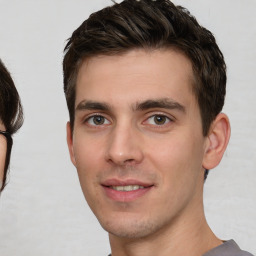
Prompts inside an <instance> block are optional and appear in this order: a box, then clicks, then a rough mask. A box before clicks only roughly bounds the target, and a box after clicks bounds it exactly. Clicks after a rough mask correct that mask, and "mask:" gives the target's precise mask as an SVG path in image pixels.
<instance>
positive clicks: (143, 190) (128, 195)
mask: <svg viewBox="0 0 256 256" xmlns="http://www.w3.org/2000/svg"><path fill="white" fill-rule="evenodd" d="M102 187H103V189H104V191H105V194H106V196H107V197H108V198H109V199H111V200H114V201H119V202H129V201H133V200H136V199H138V198H140V197H142V196H144V195H146V194H147V193H148V192H149V191H150V190H151V189H152V188H153V187H154V185H153V184H146V183H143V182H139V181H134V180H126V181H119V180H115V179H112V180H108V181H106V182H105V183H104V184H102Z"/></svg>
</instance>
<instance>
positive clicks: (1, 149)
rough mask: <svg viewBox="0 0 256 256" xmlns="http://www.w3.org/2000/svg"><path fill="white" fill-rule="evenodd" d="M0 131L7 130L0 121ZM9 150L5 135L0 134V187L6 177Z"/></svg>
mask: <svg viewBox="0 0 256 256" xmlns="http://www.w3.org/2000/svg"><path fill="white" fill-rule="evenodd" d="M0 131H5V127H4V125H3V124H2V123H1V121H0ZM6 151H7V141H6V138H5V136H4V135H2V134H0V188H1V187H2V182H3V177H4V165H5V158H6Z"/></svg>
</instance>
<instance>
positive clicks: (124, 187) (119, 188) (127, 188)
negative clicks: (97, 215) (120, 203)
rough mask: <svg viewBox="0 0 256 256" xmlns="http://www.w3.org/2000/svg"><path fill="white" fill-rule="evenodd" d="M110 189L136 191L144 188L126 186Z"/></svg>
mask: <svg viewBox="0 0 256 256" xmlns="http://www.w3.org/2000/svg"><path fill="white" fill-rule="evenodd" d="M111 188H113V189H114V190H117V191H133V190H138V189H141V188H144V187H143V186H139V185H128V186H112V187H111Z"/></svg>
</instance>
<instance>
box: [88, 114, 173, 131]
mask: <svg viewBox="0 0 256 256" xmlns="http://www.w3.org/2000/svg"><path fill="white" fill-rule="evenodd" d="M97 117H98V118H103V123H102V124H95V122H94V120H93V119H94V118H97ZM159 117H160V118H164V122H163V124H157V123H156V122H155V121H156V120H155V118H159ZM152 119H153V121H154V124H150V120H152ZM90 121H91V122H93V123H94V124H92V123H91V124H90ZM106 121H107V124H104V123H105V122H106ZM171 122H174V118H170V117H169V116H167V115H165V114H154V115H150V116H149V117H147V118H146V119H145V121H143V122H142V123H143V124H145V123H148V124H149V125H150V126H155V128H161V127H166V125H168V124H169V123H171ZM83 123H87V124H88V125H89V126H91V127H102V126H105V125H109V124H111V121H109V120H108V119H107V118H106V117H105V116H103V115H102V114H93V115H91V116H89V117H87V118H86V119H85V120H84V121H83Z"/></svg>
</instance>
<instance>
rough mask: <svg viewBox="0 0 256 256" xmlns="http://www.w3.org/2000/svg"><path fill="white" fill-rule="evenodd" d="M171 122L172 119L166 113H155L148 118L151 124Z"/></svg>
mask: <svg viewBox="0 0 256 256" xmlns="http://www.w3.org/2000/svg"><path fill="white" fill-rule="evenodd" d="M169 122H171V119H170V118H169V117H167V116H165V115H153V116H151V117H149V118H148V120H147V123H148V124H151V125H165V124H167V123H169Z"/></svg>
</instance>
